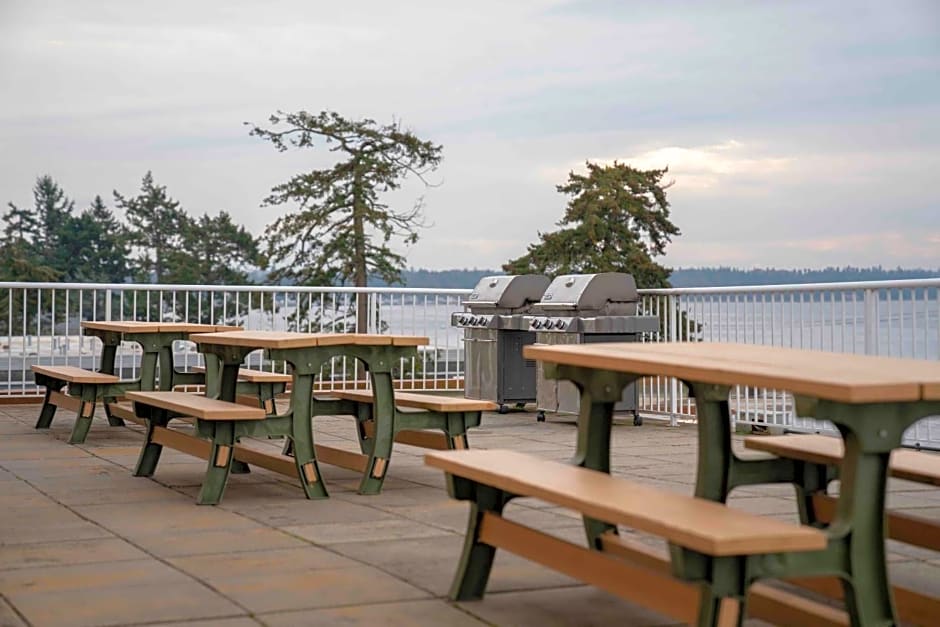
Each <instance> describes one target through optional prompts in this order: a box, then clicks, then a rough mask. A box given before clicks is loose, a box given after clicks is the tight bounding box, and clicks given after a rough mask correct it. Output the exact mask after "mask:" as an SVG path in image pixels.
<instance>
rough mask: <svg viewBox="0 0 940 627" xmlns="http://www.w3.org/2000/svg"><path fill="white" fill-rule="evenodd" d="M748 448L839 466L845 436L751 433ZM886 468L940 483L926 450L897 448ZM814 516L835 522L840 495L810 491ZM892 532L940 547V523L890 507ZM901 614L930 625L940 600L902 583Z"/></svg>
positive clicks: (830, 590) (939, 465) (938, 468)
mask: <svg viewBox="0 0 940 627" xmlns="http://www.w3.org/2000/svg"><path fill="white" fill-rule="evenodd" d="M744 445H745V447H747V448H748V449H752V450H757V451H764V452H767V453H773V454H774V455H777V456H778V457H785V458H789V459H796V460H800V461H803V462H807V463H809V464H818V465H821V466H828V467H837V466H838V465H839V464H840V463H841V462H842V456H843V453H844V450H845V447H844V445H843V443H842V438H839V437H831V436H826V435H818V434H791V435H777V436H753V437H748V438H745V439H744ZM888 471H889V473H890V474H891V476H893V477H897V478H898V479H906V480H908V481H915V482H917V483H924V484H928V485H940V455H938V454H935V453H930V452H927V451H914V450H909V449H895V450H894V451H892V453H891V459H890V462H889V466H888ZM810 505H811V510H812V515H813V516H814V518H815V519H816V520H818V521H819V522H822V523H831V522H832V521H833V519H834V518H835V515H836V499H835V498H834V497H833V496H830V495H829V494H827V493H826V491H825V490H820V491H817V492H814V493H813V494H812V495H811V501H810ZM885 518H886V523H887V527H888V528H887V535H888V537H890V538H892V539H895V540H899V541H901V542H906V543H908V544H913V545H915V546H919V547H923V548H927V549H931V550H934V551H940V522H938V521H936V520H930V519H927V518H924V517H923V516H918V515H916V514H911V513H907V512H896V511H890V510H888V511H886V512H885ZM793 583H795V584H796V585H799V586H801V587H804V588H807V589H810V590H813V591H815V592H818V593H820V594H823V595H825V596H828V597H831V598H835V599H841V598H842V588H841V586H839V585H838V582H837V581H836V580H835V579H832V578H828V579H824V578H817V579H800V580H795V581H794V582H793ZM893 592H894V599H895V605H896V606H897V611H898V616H899V618H901V619H902V620H905V621H910V622H912V623H914V624H928V623H929V622H931V621H930V620H927V621H926V622H925V619H926V618H928V617H933V618H934V619H935V618H936V617H937V616H940V599H937V598H934V597H930V596H927V595H924V594H922V593H920V592H917V591H915V590H909V589H907V588H903V587H900V586H894V587H893Z"/></svg>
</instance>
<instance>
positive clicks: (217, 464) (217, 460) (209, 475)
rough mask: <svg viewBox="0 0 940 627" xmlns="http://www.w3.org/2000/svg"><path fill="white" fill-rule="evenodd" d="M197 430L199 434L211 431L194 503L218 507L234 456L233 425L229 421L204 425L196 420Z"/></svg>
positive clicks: (204, 423)
mask: <svg viewBox="0 0 940 627" xmlns="http://www.w3.org/2000/svg"><path fill="white" fill-rule="evenodd" d="M197 429H198V430H199V431H200V432H205V431H206V430H211V431H212V449H211V450H210V453H209V461H208V468H207V469H206V476H205V478H204V479H203V480H202V488H200V490H199V497H198V498H197V501H196V502H197V503H199V504H200V505H218V504H219V503H220V502H221V501H222V496H223V495H224V493H225V486H226V484H227V482H228V476H229V473H230V472H231V470H232V460H233V459H234V456H235V431H234V425H233V424H232V422H231V421H223V422H217V423H206V422H204V421H199V420H197Z"/></svg>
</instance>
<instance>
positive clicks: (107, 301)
mask: <svg viewBox="0 0 940 627" xmlns="http://www.w3.org/2000/svg"><path fill="white" fill-rule="evenodd" d="M104 319H105V320H106V321H107V322H110V321H111V288H108V289H106V290H105V291H104Z"/></svg>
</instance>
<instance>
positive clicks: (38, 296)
mask: <svg viewBox="0 0 940 627" xmlns="http://www.w3.org/2000/svg"><path fill="white" fill-rule="evenodd" d="M468 293H469V290H447V289H441V290H435V289H407V288H402V289H394V288H392V289H386V288H361V289H357V288H318V287H285V286H206V285H134V284H83V283H0V393H4V392H5V393H8V394H16V395H31V394H38V393H39V391H38V390H36V388H35V386H34V385H33V383H32V372H31V370H30V366H31V365H32V364H34V363H42V364H59V365H62V364H69V365H75V366H79V367H84V368H95V367H97V361H96V360H97V356H98V355H99V354H100V347H101V344H100V341H99V340H98V339H97V338H92V337H85V336H84V335H82V334H81V333H80V323H81V321H82V320H161V321H170V320H172V321H180V322H203V323H213V324H237V325H241V326H244V327H245V328H248V329H256V330H297V331H304V332H345V331H350V332H353V331H357V332H367V333H399V334H409V335H422V336H427V337H429V338H430V345H429V346H427V347H420V348H419V351H418V357H417V358H416V359H412V360H409V361H408V362H407V363H402V364H400V367H399V375H398V376H399V377H400V378H401V379H403V380H404V381H405V382H406V385H409V386H410V387H414V388H415V389H427V388H435V387H441V386H445V385H447V386H451V387H454V386H455V383H456V382H458V381H459V379H460V378H461V377H462V376H463V353H462V348H461V341H462V334H461V333H460V332H459V331H458V330H457V329H453V328H451V327H450V324H449V322H450V313H451V312H453V311H457V310H459V309H461V307H462V305H461V302H462V301H463V297H464V296H465V295H466V294H468ZM363 300H364V301H365V306H366V307H367V311H368V318H367V322H366V327H367V328H365V329H359V328H357V327H358V324H357V315H356V314H357V311H358V309H359V306H360V303H362V301H363ZM174 353H175V357H174V358H175V360H176V362H177V364H180V365H182V364H189V365H196V364H197V363H198V358H199V357H198V353H196V352H195V350H194V347H193V345H192V344H190V343H188V342H181V343H179V344H178V345H177V346H176V347H175V351H174ZM262 357H263V356H262V352H261V351H257V352H255V353H253V354H252V355H250V356H249V360H248V362H249V365H251V366H255V367H259V366H260V367H266V368H276V367H278V366H280V367H283V365H279V364H262ZM139 358H140V356H139V347H137V346H136V345H134V344H126V345H123V346H122V347H121V350H120V351H119V353H118V358H117V362H116V367H117V368H118V369H119V371H120V373H121V374H122V375H123V376H127V377H134V376H136V373H137V368H138V367H139ZM362 376H363V373H362V372H361V370H360V369H357V368H355V367H353V364H352V363H347V362H346V360H344V359H338V360H334V362H333V363H332V364H331V365H330V367H329V368H328V369H327V370H326V371H325V372H324V374H323V376H321V381H323V382H325V383H327V384H329V382H330V381H336V380H338V379H345V380H347V381H348V380H349V379H350V378H353V379H358V378H360V377H362Z"/></svg>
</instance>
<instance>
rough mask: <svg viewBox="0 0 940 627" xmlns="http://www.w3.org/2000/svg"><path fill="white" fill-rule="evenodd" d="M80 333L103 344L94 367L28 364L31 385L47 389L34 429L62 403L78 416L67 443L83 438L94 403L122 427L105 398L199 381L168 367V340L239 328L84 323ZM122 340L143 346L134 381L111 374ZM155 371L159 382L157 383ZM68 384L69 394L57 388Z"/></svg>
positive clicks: (46, 423) (170, 359)
mask: <svg viewBox="0 0 940 627" xmlns="http://www.w3.org/2000/svg"><path fill="white" fill-rule="evenodd" d="M81 328H82V330H83V332H84V334H85V335H87V336H92V337H97V338H99V339H100V340H101V342H102V347H101V355H100V357H99V366H98V370H97V371H91V370H85V369H83V368H75V367H71V366H39V365H36V366H33V371H34V376H35V377H36V383H37V384H38V385H42V386H45V387H46V397H45V401H44V403H43V407H42V409H41V410H40V414H39V419H38V420H37V422H36V428H37V429H43V428H48V427H49V426H50V425H51V424H52V419H53V418H54V416H55V410H56V407H65V408H67V409H71V410H73V411H75V412H76V413H77V414H78V417H77V419H76V421H75V426H74V427H73V429H72V434H71V437H70V439H69V442H70V443H72V444H78V443H81V442H84V441H85V438H86V436H87V434H88V430H89V428H90V427H91V419H92V416H93V415H94V411H95V404H96V403H97V401H98V400H103V401H104V407H105V413H106V415H107V418H108V423H109V424H110V425H111V426H121V425H123V424H124V419H125V418H127V419H131V420H133V419H134V416H133V414H132V413H131V412H129V411H126V410H124V411H122V410H121V408H119V407H117V406H115V405H114V404H113V403H111V402H110V401H113V400H114V399H115V398H117V397H119V396H121V395H123V394H124V392H126V391H129V390H153V389H155V388H156V387H157V386H159V388H160V389H163V390H169V389H172V388H173V386H174V385H181V384H185V383H202V375H200V374H194V373H183V372H179V371H177V370H175V369H174V368H173V343H174V342H176V341H179V340H185V339H187V338H188V337H189V334H190V333H206V332H212V331H225V330H229V331H230V330H234V329H239V328H240V327H235V326H227V325H216V324H197V323H188V322H141V321H83V322H82V323H81ZM121 342H135V343H137V344H139V345H140V347H141V349H142V355H141V361H140V372H139V376H138V378H137V379H132V380H122V379H121V378H120V377H119V376H118V375H117V374H115V366H116V361H117V350H118V347H119V346H120V344H121ZM158 374H159V381H158ZM66 386H67V387H68V394H67V395H66V394H63V393H62V392H61V390H62V389H63V388H65V387H66Z"/></svg>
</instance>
